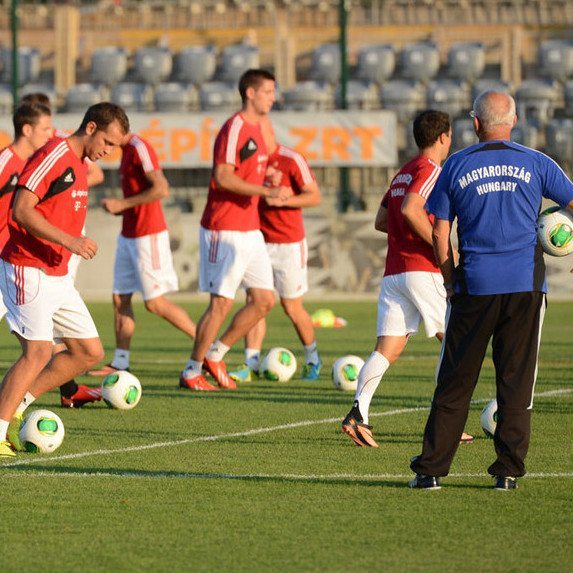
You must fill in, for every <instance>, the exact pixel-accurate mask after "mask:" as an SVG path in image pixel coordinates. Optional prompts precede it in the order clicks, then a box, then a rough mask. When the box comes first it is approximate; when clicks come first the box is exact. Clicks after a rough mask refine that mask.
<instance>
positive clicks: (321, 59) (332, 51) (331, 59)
mask: <svg viewBox="0 0 573 573" xmlns="http://www.w3.org/2000/svg"><path fill="white" fill-rule="evenodd" d="M310 77H311V79H313V80H314V81H317V82H327V83H329V84H336V83H337V82H338V81H339V80H340V46H339V45H338V44H323V45H322V46H318V47H317V48H316V49H315V50H314V51H313V52H312V65H311V70H310Z"/></svg>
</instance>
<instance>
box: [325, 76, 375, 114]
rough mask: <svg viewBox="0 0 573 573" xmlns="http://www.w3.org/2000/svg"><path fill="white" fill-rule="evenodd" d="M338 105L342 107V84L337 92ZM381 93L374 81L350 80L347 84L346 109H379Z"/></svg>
mask: <svg viewBox="0 0 573 573" xmlns="http://www.w3.org/2000/svg"><path fill="white" fill-rule="evenodd" d="M335 101H336V107H337V108H338V109H340V108H342V96H341V87H340V85H339V86H338V87H337V89H336V94H335ZM379 108H380V94H379V92H378V87H377V86H376V84H375V83H373V82H363V81H360V80H350V81H349V82H348V83H347V85H346V109H364V110H368V109H379Z"/></svg>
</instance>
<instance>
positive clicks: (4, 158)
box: [0, 147, 13, 173]
mask: <svg viewBox="0 0 573 573" xmlns="http://www.w3.org/2000/svg"><path fill="white" fill-rule="evenodd" d="M12 155H13V153H12V150H11V149H10V148H9V147H7V148H6V149H5V150H4V151H3V152H2V153H0V173H2V171H4V169H5V168H6V165H8V163H10V159H12Z"/></svg>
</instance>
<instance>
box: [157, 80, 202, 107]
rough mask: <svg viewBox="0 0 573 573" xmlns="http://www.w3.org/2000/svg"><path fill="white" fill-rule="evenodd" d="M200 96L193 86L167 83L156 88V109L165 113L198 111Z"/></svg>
mask: <svg viewBox="0 0 573 573" xmlns="http://www.w3.org/2000/svg"><path fill="white" fill-rule="evenodd" d="M198 104H199V95H198V93H197V90H196V89H195V88H194V87H193V86H192V85H185V84H180V83H177V82H167V83H163V84H159V85H158V86H157V87H156V88H155V109H156V110H157V111H163V112H187V111H191V110H196V109H197V108H198Z"/></svg>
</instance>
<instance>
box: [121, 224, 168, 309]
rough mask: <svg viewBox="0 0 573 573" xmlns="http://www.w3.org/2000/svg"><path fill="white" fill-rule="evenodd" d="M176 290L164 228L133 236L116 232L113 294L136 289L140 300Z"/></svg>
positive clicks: (166, 233)
mask: <svg viewBox="0 0 573 573" xmlns="http://www.w3.org/2000/svg"><path fill="white" fill-rule="evenodd" d="M177 290H179V283H178V281H177V275H176V274H175V269H174V268H173V256H172V255H171V246H170V244H169V232H168V231H167V230H165V231H161V233H153V234H152V235H145V236H143V237H136V238H134V239H128V238H127V237H124V236H123V235H121V234H120V235H119V236H118V238H117V248H116V250H115V265H114V268H113V294H131V293H134V292H136V291H140V292H141V293H142V294H143V300H151V299H153V298H157V297H158V296H161V295H163V294H165V293H168V292H174V291H177Z"/></svg>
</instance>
